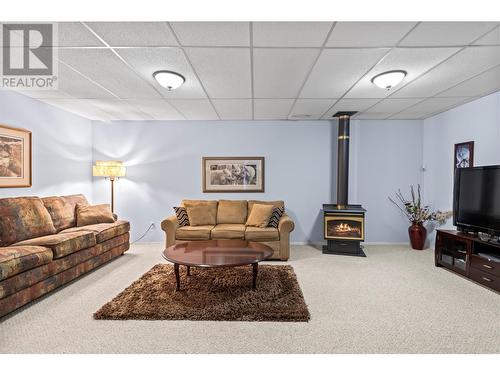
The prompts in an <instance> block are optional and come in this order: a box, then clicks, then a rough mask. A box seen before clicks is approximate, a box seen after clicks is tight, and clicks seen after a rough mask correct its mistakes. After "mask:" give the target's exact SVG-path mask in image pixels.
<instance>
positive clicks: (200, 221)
mask: <svg viewBox="0 0 500 375" xmlns="http://www.w3.org/2000/svg"><path fill="white" fill-rule="evenodd" d="M184 205H185V207H186V210H187V213H188V217H189V224H190V225H191V226H197V225H215V224H217V201H198V202H188V201H184Z"/></svg>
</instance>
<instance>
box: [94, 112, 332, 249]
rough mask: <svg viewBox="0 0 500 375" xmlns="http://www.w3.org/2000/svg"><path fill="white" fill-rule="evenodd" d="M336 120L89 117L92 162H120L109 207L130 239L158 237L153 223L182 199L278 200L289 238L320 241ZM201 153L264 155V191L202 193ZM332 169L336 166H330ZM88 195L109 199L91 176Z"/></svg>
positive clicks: (104, 183)
mask: <svg viewBox="0 0 500 375" xmlns="http://www.w3.org/2000/svg"><path fill="white" fill-rule="evenodd" d="M334 135H335V138H336V123H333V124H332V123H331V122H328V121H314V122H313V121H309V122H299V121H297V122H285V121H256V122H251V121H238V122H231V121H149V122H148V121H143V122H141V121H130V122H127V121H117V122H94V123H93V143H94V160H99V159H118V160H123V161H124V162H125V163H126V165H127V167H128V169H127V177H126V178H123V179H121V180H119V181H118V182H117V184H116V203H115V211H116V212H117V213H118V215H119V216H122V217H124V218H127V219H129V220H130V221H131V225H132V238H133V239H136V238H138V236H139V235H140V234H141V233H143V232H144V231H145V229H146V228H147V227H148V226H149V224H150V223H151V222H154V223H156V226H157V228H158V229H157V230H156V231H153V232H151V233H150V234H149V235H148V236H147V237H146V238H144V240H145V241H163V240H164V233H163V232H162V231H161V230H160V226H159V224H160V222H161V220H163V219H164V218H165V217H167V216H169V215H172V214H173V210H172V207H173V206H175V205H178V204H179V203H180V201H181V199H184V198H203V199H219V198H224V199H262V200H274V199H283V200H284V201H285V205H286V210H287V212H288V214H289V215H290V216H291V217H292V218H293V219H294V221H295V224H296V227H295V231H294V232H293V234H292V240H293V241H296V242H307V241H311V240H312V241H319V240H321V239H322V221H321V213H320V209H321V207H322V204H323V203H329V202H331V201H332V196H331V195H332V191H333V190H334V189H332V186H335V183H333V185H332V178H333V176H332V175H333V174H335V173H336V172H335V171H334V170H333V168H332V165H335V166H336V163H332V153H334V154H335V153H336V151H335V150H336V144H332V140H333V137H334ZM202 156H264V157H265V169H266V171H265V173H266V175H265V185H266V186H265V193H245V194H242V193H223V194H221V193H206V194H204V193H202V187H201V158H202ZM335 168H336V167H335ZM94 201H96V202H108V201H109V181H104V179H101V178H95V179H94Z"/></svg>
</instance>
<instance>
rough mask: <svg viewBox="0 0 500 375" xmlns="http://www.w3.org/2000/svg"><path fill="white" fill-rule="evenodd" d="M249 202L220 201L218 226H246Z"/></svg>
mask: <svg viewBox="0 0 500 375" xmlns="http://www.w3.org/2000/svg"><path fill="white" fill-rule="evenodd" d="M246 220H247V201H229V200H220V201H219V204H218V206H217V224H245V221H246Z"/></svg>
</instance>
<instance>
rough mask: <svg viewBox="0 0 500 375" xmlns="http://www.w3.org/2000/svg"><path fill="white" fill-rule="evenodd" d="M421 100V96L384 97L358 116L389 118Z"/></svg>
mask: <svg viewBox="0 0 500 375" xmlns="http://www.w3.org/2000/svg"><path fill="white" fill-rule="evenodd" d="M421 101H422V99H421V98H413V99H384V100H382V101H381V102H379V103H377V104H375V105H374V106H373V107H370V108H368V109H367V110H365V111H363V112H362V113H361V114H360V115H357V116H356V118H373V119H375V118H387V117H389V116H391V115H393V114H395V113H398V112H401V111H402V110H404V109H405V108H408V107H410V106H412V105H415V104H417V103H418V102H421Z"/></svg>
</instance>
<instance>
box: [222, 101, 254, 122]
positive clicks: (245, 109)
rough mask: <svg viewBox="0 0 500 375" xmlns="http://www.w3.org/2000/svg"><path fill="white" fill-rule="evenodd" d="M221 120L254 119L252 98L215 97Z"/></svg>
mask: <svg viewBox="0 0 500 375" xmlns="http://www.w3.org/2000/svg"><path fill="white" fill-rule="evenodd" d="M212 103H213V104H214V107H215V109H216V110H217V113H218V114H219V116H220V119H221V120H252V99H213V100H212Z"/></svg>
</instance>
